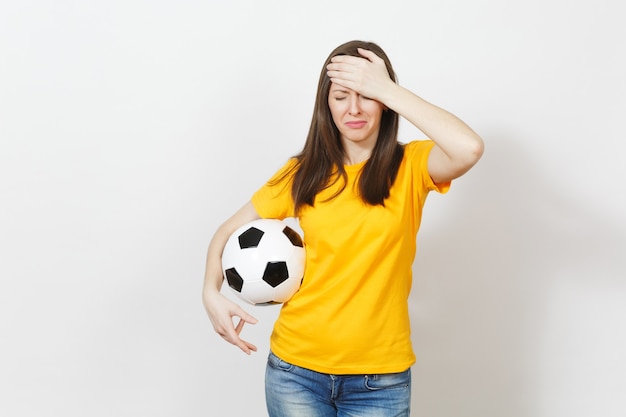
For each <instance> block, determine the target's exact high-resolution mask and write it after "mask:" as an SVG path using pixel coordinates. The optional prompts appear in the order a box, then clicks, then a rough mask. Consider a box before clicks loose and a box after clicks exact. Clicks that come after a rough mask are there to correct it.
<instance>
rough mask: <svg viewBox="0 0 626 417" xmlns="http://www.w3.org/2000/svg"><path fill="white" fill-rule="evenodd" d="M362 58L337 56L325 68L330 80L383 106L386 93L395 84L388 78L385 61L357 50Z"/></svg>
mask: <svg viewBox="0 0 626 417" xmlns="http://www.w3.org/2000/svg"><path fill="white" fill-rule="evenodd" d="M358 51H359V54H361V56H362V58H360V57H355V56H351V55H337V56H335V57H333V58H332V59H331V60H330V64H328V66H327V67H326V69H327V71H328V72H327V74H328V77H330V80H331V81H332V82H333V83H335V84H338V85H341V86H343V87H346V88H349V89H350V90H354V91H356V92H357V93H359V94H360V95H362V96H364V97H367V98H371V99H374V100H377V101H380V102H381V103H383V104H384V100H385V97H386V94H387V92H388V91H389V90H390V88H391V87H393V86H395V85H396V83H395V82H394V81H393V80H392V79H391V77H389V73H388V72H387V67H386V65H385V61H383V59H382V58H380V57H378V56H377V55H376V54H375V53H374V52H372V51H369V50H366V49H361V48H359V49H358Z"/></svg>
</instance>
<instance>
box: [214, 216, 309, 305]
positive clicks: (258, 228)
mask: <svg viewBox="0 0 626 417" xmlns="http://www.w3.org/2000/svg"><path fill="white" fill-rule="evenodd" d="M304 264H305V250H304V243H303V241H302V236H300V234H299V233H298V232H296V231H295V230H294V229H293V228H291V227H289V225H288V224H287V223H285V222H284V221H281V220H276V219H259V220H254V221H252V222H250V223H248V224H245V225H244V226H242V227H240V228H239V229H237V230H235V232H234V233H233V234H232V235H231V236H230V238H229V239H228V241H227V242H226V246H225V247H224V252H223V253H222V271H223V273H224V278H225V279H226V281H227V283H228V286H229V287H230V288H232V289H233V291H234V292H235V293H236V294H237V295H238V296H239V297H241V298H242V299H243V300H245V301H247V302H249V303H251V304H266V303H284V302H285V301H287V300H289V299H290V298H291V297H292V296H293V294H295V293H296V292H297V291H298V289H299V288H300V284H301V283H302V278H303V276H304Z"/></svg>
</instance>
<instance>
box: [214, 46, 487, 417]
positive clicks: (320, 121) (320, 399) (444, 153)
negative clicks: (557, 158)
mask: <svg viewBox="0 0 626 417" xmlns="http://www.w3.org/2000/svg"><path fill="white" fill-rule="evenodd" d="M399 116H402V117H404V118H405V119H407V120H408V121H409V122H411V123H412V124H413V125H415V126H416V127H417V128H418V129H420V130H421V131H422V132H424V133H425V134H426V135H427V136H428V137H429V139H428V140H421V141H413V142H410V143H408V144H406V145H403V144H400V143H399V142H398V140H397V132H398V119H399ZM482 152H483V141H482V139H481V138H480V137H479V136H478V135H477V134H476V133H474V132H473V131H472V130H471V129H470V128H469V127H468V126H467V125H466V124H465V123H463V122H462V121H461V120H459V119H458V118H457V117H455V116H454V115H452V114H450V113H449V112H447V111H445V110H443V109H441V108H438V107H436V106H434V105H432V104H430V103H428V102H426V101H425V100H423V99H421V98H420V97H418V96H417V95H415V94H413V93H412V92H410V91H408V90H407V89H405V88H403V87H401V86H400V85H398V84H397V83H396V81H395V73H394V71H393V68H392V66H391V63H390V62H389V59H388V57H387V55H386V54H385V52H384V51H383V50H382V49H381V48H380V47H379V46H378V45H376V44H373V43H368V42H361V41H352V42H348V43H346V44H343V45H341V46H339V47H337V48H336V49H335V50H334V51H333V52H332V53H331V54H330V55H329V57H328V59H327V60H326V62H325V64H324V67H323V69H322V73H321V75H320V80H319V84H318V91H317V97H316V103H315V110H314V114H313V119H312V122H311V127H310V130H309V134H308V137H307V139H306V142H305V145H304V149H303V150H302V152H301V153H300V154H299V155H297V156H296V157H294V158H292V159H291V160H290V161H289V162H288V163H287V164H286V165H285V166H284V167H283V168H282V169H281V170H280V171H279V172H278V173H277V174H276V175H275V176H274V177H273V178H272V179H271V180H270V181H269V182H268V183H267V184H265V185H264V186H263V187H261V189H259V190H258V191H257V192H256V193H255V194H254V195H253V196H252V199H251V201H250V202H248V203H247V204H246V205H244V207H242V208H241V209H240V210H239V211H238V212H237V213H235V214H234V215H233V216H232V217H231V218H230V219H228V220H227V221H226V222H225V223H224V224H222V225H221V226H220V228H219V229H218V230H217V232H216V233H215V236H214V237H213V239H212V241H211V244H210V245H209V250H208V255H207V268H206V277H205V284H204V291H203V301H204V305H205V307H206V310H207V313H208V315H209V318H210V320H211V322H212V324H213V327H214V329H215V331H216V332H217V333H218V334H220V335H221V336H222V337H223V338H224V339H225V340H226V341H228V342H229V343H232V344H234V345H236V346H238V347H239V348H240V349H241V350H242V351H244V352H245V353H247V354H250V352H251V351H256V347H255V346H254V345H253V344H251V343H250V342H248V341H245V340H242V339H241V338H240V337H239V334H240V332H241V330H242V328H243V326H244V324H245V323H250V324H253V323H256V319H255V318H254V317H252V316H251V315H250V314H248V313H246V312H245V311H244V310H243V309H242V308H241V307H240V306H238V305H236V304H235V303H233V302H231V301H230V300H228V299H227V298H225V297H224V296H223V295H222V294H220V288H221V285H222V281H223V278H222V273H221V269H220V256H221V253H222V249H223V247H224V245H225V242H226V240H227V239H228V237H229V236H230V234H231V233H232V232H233V231H234V230H235V229H236V228H238V227H239V226H241V225H243V224H244V223H247V222H250V221H252V220H255V219H258V218H285V217H297V218H298V219H299V221H300V226H301V227H302V229H303V231H304V240H305V245H306V252H307V259H306V262H307V263H306V271H305V275H304V280H303V282H302V286H301V288H300V290H299V291H298V293H296V295H294V297H293V298H292V299H291V300H289V301H288V302H287V303H285V304H284V305H283V307H282V309H281V312H280V315H279V317H278V319H277V321H276V323H275V326H274V330H273V332H272V335H271V339H270V342H271V343H270V349H271V352H270V354H269V358H268V365H267V371H266V400H267V406H268V410H269V414H270V416H300V415H301V416H307V417H315V416H320V417H321V416H337V415H354V416H368V415H376V416H408V415H409V405H410V366H411V365H412V364H413V363H414V362H415V356H414V354H413V351H412V347H411V339H410V325H409V313H408V297H409V292H410V288H411V268H412V263H413V259H414V255H415V246H416V235H417V231H418V228H419V224H420V220H421V213H422V207H423V205H424V202H425V198H426V196H427V195H428V193H429V191H431V190H435V191H437V192H441V193H444V192H446V191H447V190H448V188H449V186H450V182H451V181H452V180H453V179H455V178H458V177H459V176H461V175H463V174H464V173H465V172H467V171H468V170H469V169H470V168H471V167H472V166H473V165H474V164H475V163H476V162H477V161H478V160H479V158H480V157H481V155H482ZM234 317H238V318H239V321H238V323H237V325H234V323H233V318H234Z"/></svg>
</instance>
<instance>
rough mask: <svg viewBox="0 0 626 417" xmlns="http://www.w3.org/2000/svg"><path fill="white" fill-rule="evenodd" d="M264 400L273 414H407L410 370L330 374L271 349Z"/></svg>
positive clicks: (398, 416)
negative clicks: (279, 356)
mask: <svg viewBox="0 0 626 417" xmlns="http://www.w3.org/2000/svg"><path fill="white" fill-rule="evenodd" d="M265 400H266V403H267V410H268V412H269V415H270V417H330V416H332V417H408V415H409V408H410V405H411V369H410V368H409V369H407V370H406V371H404V372H400V373H393V374H374V375H329V374H322V373H319V372H315V371H311V370H309V369H304V368H300V367H299V366H295V365H292V364H290V363H287V362H285V361H283V360H281V359H280V358H278V357H277V356H276V355H274V354H273V353H272V352H270V354H269V357H268V359H267V367H266V371H265Z"/></svg>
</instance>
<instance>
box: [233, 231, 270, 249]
mask: <svg viewBox="0 0 626 417" xmlns="http://www.w3.org/2000/svg"><path fill="white" fill-rule="evenodd" d="M264 234H265V232H264V231H262V230H259V229H257V228H256V227H251V228H249V229H248V230H246V231H245V232H243V233H242V234H240V235H239V247H240V248H241V249H248V248H256V247H257V246H259V242H260V241H261V238H262V237H263V235H264Z"/></svg>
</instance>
